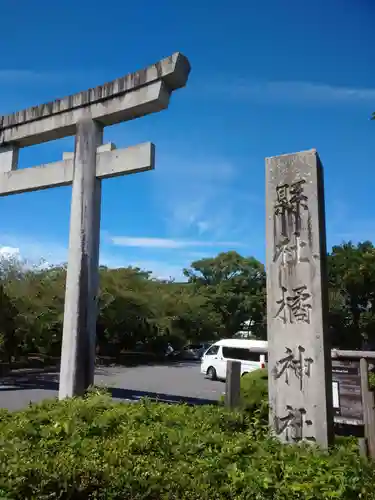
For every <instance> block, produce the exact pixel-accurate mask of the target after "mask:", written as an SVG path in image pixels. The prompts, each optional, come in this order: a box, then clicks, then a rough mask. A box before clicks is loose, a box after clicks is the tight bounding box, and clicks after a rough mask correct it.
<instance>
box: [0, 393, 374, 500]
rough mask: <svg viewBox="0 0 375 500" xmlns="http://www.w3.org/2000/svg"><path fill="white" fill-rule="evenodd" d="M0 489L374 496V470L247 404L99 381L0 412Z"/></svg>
mask: <svg viewBox="0 0 375 500" xmlns="http://www.w3.org/2000/svg"><path fill="white" fill-rule="evenodd" d="M0 498H2V499H7V500H16V499H22V500H25V499H30V500H31V499H37V500H47V499H49V500H50V499H74V500H78V499H80V500H82V499H89V498H91V499H94V498H95V499H103V500H104V499H106V500H113V499H118V500H120V499H121V500H124V499H135V500H140V499H145V500H146V499H147V500H163V499H165V500H167V499H168V500H169V499H170V500H172V499H189V500H193V499H196V500H198V499H199V500H205V499H207V500H208V499H209V500H216V499H226V500H229V499H236V500H237V499H238V500H241V499H246V500H248V499H254V500H263V499H274V500H301V499H302V500H312V499H314V500H319V499H334V498H340V499H344V500H346V499H348V500H349V499H358V498H360V499H373V498H375V472H374V468H373V467H372V466H371V465H370V464H369V463H367V462H365V461H361V460H360V458H359V456H358V453H357V451H356V448H355V444H354V443H349V444H348V443H346V444H345V447H337V448H335V449H332V450H331V451H330V452H329V453H327V452H323V451H321V450H319V449H318V448H315V447H311V446H304V445H300V446H298V445H295V446H294V445H293V446H282V445H281V444H280V443H278V442H276V441H274V440H273V439H271V438H270V437H269V436H268V435H267V430H266V428H264V427H260V426H257V425H255V423H254V420H252V418H251V417H250V416H249V414H248V413H246V412H235V413H233V412H232V413H230V412H227V411H226V410H225V409H224V408H222V407H215V406H201V407H199V406H196V407H189V406H186V405H175V406H172V405H165V404H161V403H151V402H149V401H147V400H145V401H143V402H141V403H136V404H121V403H114V402H113V401H112V400H111V399H110V397H109V396H107V395H103V394H101V393H100V392H98V391H95V390H94V391H92V392H91V393H90V394H89V395H88V396H87V397H86V398H84V399H78V398H77V399H71V400H65V401H61V402H57V401H52V402H45V403H43V404H41V405H35V406H31V407H30V408H28V409H26V410H25V411H22V412H17V413H8V412H2V413H1V414H0Z"/></svg>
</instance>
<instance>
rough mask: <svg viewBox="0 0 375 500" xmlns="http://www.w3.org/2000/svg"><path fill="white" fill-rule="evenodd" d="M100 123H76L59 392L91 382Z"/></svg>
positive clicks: (73, 390) (82, 388) (77, 390)
mask: <svg viewBox="0 0 375 500" xmlns="http://www.w3.org/2000/svg"><path fill="white" fill-rule="evenodd" d="M102 140H103V127H102V126H101V125H100V124H99V123H98V122H95V121H94V120H92V119H91V118H87V119H83V120H80V121H79V122H78V123H77V132H76V137H75V147H74V160H73V163H74V167H73V188H72V201H71V209H70V235H69V256H68V268H67V276H66V288H65V306H64V307H65V310H64V326H63V342H62V350H61V369H60V385H59V398H60V399H62V398H64V397H66V396H72V395H73V394H83V393H84V391H85V389H86V388H87V387H89V386H90V385H91V384H93V382H94V370H95V338H96V315H97V295H98V287H99V242H100V211H101V209H100V207H101V180H100V179H98V178H97V177H96V151H97V148H98V147H99V146H100V145H101V144H102Z"/></svg>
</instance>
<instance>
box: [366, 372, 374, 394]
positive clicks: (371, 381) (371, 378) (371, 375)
mask: <svg viewBox="0 0 375 500" xmlns="http://www.w3.org/2000/svg"><path fill="white" fill-rule="evenodd" d="M368 384H369V387H370V390H371V391H375V372H372V371H371V372H369V374H368Z"/></svg>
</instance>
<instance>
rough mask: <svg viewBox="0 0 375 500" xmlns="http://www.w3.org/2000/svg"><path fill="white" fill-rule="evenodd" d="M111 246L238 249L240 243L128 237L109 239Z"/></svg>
mask: <svg viewBox="0 0 375 500" xmlns="http://www.w3.org/2000/svg"><path fill="white" fill-rule="evenodd" d="M110 240H111V242H112V243H113V245H117V246H123V247H143V248H164V249H177V248H192V247H238V246H242V243H240V242H235V241H202V240H177V239H176V240H175V239H169V238H149V237H143V238H133V237H130V236H112V237H110Z"/></svg>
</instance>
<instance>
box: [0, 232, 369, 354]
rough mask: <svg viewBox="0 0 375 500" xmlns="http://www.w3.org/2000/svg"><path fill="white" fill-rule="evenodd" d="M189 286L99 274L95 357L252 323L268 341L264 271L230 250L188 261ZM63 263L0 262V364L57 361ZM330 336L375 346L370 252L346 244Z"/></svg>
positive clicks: (335, 260) (331, 264)
mask: <svg viewBox="0 0 375 500" xmlns="http://www.w3.org/2000/svg"><path fill="white" fill-rule="evenodd" d="M183 273H184V275H185V278H186V282H182V283H176V282H173V281H160V280H156V279H154V278H152V275H151V272H145V271H143V270H141V269H138V268H132V267H128V268H121V269H108V268H106V267H101V268H100V295H99V312H98V321H97V352H98V353H99V354H102V355H109V356H112V355H114V354H117V353H119V352H121V351H126V350H134V349H138V348H141V349H146V350H152V351H158V350H162V349H163V348H164V346H165V345H166V343H167V342H172V343H173V345H175V346H176V348H179V347H181V346H182V345H183V344H184V343H186V342H199V341H204V340H215V339H217V338H222V337H231V336H233V335H235V334H236V333H237V332H238V331H239V330H241V329H242V328H243V325H244V324H245V323H247V324H250V325H251V333H252V334H253V335H255V336H256V337H258V338H263V339H264V338H266V337H267V332H266V274H265V269H264V265H263V264H262V263H261V262H259V261H258V260H257V259H255V258H254V257H244V256H241V255H240V254H238V253H237V252H234V251H229V252H225V253H220V254H219V255H217V256H214V257H211V258H205V259H201V260H197V261H194V262H192V264H191V265H190V267H189V268H187V269H184V270H183ZM65 277H66V267H65V266H60V267H49V268H46V267H43V266H42V267H40V266H39V267H38V268H34V269H32V268H30V267H29V266H26V265H24V264H23V263H21V262H19V261H18V260H17V259H13V260H9V259H4V258H3V259H2V260H0V359H1V360H6V361H12V360H16V359H17V358H19V357H21V356H25V355H28V354H30V353H39V354H41V355H45V356H59V355H60V349H61V336H62V322H63V311H64V292H65ZM327 279H328V286H329V304H330V306H329V315H328V321H329V330H330V337H331V340H332V344H333V346H335V347H341V348H352V349H355V348H360V347H363V346H375V248H374V246H373V244H372V243H371V242H369V241H366V242H363V243H359V244H357V245H355V244H353V243H352V242H346V243H343V244H341V245H338V246H335V247H333V248H332V251H331V252H330V253H329V254H328V276H327Z"/></svg>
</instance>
